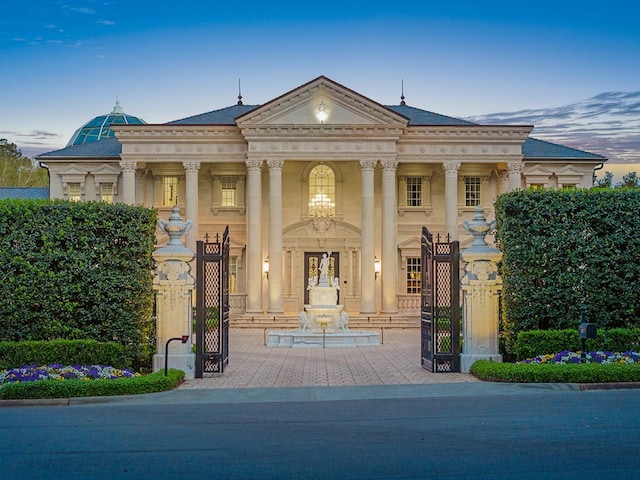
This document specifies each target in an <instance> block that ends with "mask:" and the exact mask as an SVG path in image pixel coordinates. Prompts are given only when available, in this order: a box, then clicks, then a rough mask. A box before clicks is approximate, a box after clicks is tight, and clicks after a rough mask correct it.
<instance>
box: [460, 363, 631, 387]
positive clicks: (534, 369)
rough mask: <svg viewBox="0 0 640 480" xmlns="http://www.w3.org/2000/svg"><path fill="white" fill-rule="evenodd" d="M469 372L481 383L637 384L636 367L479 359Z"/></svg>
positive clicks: (620, 364)
mask: <svg viewBox="0 0 640 480" xmlns="http://www.w3.org/2000/svg"><path fill="white" fill-rule="evenodd" d="M470 373H471V374H472V375H475V376H476V377H478V378H479V379H480V380H486V381H490V382H511V383H611V382H640V365H636V364H622V363H613V364H611V363H610V364H601V363H580V364H576V363H574V364H524V363H500V362H492V361H490V360H478V361H477V362H475V363H474V364H473V365H472V366H471V369H470Z"/></svg>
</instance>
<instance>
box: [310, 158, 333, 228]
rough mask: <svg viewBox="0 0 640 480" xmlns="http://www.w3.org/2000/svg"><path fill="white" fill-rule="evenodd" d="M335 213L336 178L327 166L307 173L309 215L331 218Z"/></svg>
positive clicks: (314, 168)
mask: <svg viewBox="0 0 640 480" xmlns="http://www.w3.org/2000/svg"><path fill="white" fill-rule="evenodd" d="M335 213H336V176H335V174H334V173H333V170H332V169H331V168H330V167H328V166H327V165H316V166H315V167H313V168H312V169H311V171H310V172H309V215H311V216H314V217H331V216H334V215H335Z"/></svg>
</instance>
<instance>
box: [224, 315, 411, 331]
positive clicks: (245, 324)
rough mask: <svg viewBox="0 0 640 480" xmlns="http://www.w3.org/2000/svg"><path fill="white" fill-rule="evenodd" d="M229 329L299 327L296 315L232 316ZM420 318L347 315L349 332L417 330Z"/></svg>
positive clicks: (293, 328)
mask: <svg viewBox="0 0 640 480" xmlns="http://www.w3.org/2000/svg"><path fill="white" fill-rule="evenodd" d="M229 326H230V327H231V328H266V329H269V330H295V329H297V328H298V327H299V323H298V315H288V314H281V315H251V314H240V315H238V314H232V315H231V317H230V320H229ZM419 326H420V317H418V316H411V315H401V314H395V315H349V329H350V330H370V329H380V328H418V327H419Z"/></svg>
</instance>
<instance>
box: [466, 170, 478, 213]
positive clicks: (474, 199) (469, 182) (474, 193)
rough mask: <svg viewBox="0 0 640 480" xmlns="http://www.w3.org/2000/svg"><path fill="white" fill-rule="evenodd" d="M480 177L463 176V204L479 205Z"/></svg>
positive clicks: (467, 205) (469, 205)
mask: <svg viewBox="0 0 640 480" xmlns="http://www.w3.org/2000/svg"><path fill="white" fill-rule="evenodd" d="M480 181H481V180H480V177H465V178H464V205H465V207H477V206H478V205H480Z"/></svg>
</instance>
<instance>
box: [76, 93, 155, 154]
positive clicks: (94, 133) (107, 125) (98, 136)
mask: <svg viewBox="0 0 640 480" xmlns="http://www.w3.org/2000/svg"><path fill="white" fill-rule="evenodd" d="M145 123H146V122H145V121H144V120H142V119H141V118H138V117H135V116H133V115H127V114H126V113H124V110H122V107H121V106H120V102H119V101H118V100H116V105H115V107H113V110H112V111H111V113H108V114H106V115H98V116H97V117H95V118H93V119H92V120H89V121H88V122H87V123H85V124H84V125H83V126H82V127H80V128H79V129H78V130H76V131H75V133H74V134H73V135H72V136H71V139H70V140H69V143H67V146H71V145H82V144H85V143H91V142H97V141H99V140H102V139H104V138H107V137H113V136H115V134H114V132H113V130H111V125H144V124H145Z"/></svg>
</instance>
